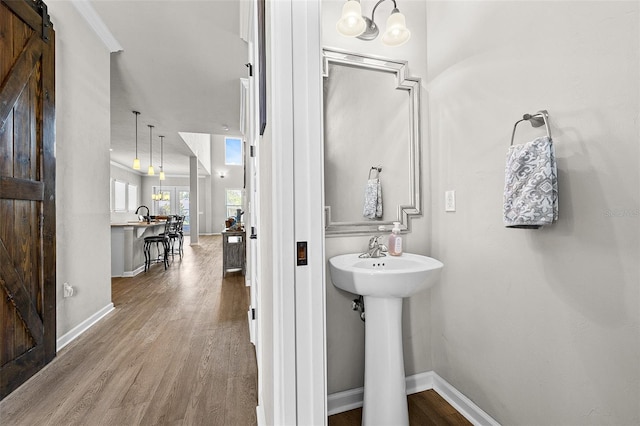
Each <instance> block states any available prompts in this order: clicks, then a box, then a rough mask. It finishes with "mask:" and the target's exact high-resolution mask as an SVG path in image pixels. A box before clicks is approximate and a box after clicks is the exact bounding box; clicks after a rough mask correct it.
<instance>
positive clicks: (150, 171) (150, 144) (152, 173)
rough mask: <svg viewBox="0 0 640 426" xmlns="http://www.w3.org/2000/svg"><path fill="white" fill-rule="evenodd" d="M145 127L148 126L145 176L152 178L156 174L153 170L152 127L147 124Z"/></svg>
mask: <svg viewBox="0 0 640 426" xmlns="http://www.w3.org/2000/svg"><path fill="white" fill-rule="evenodd" d="M147 126H149V171H148V172H147V175H148V176H154V175H155V174H156V173H155V171H154V170H153V140H152V139H151V138H152V133H153V126H152V125H151V124H147Z"/></svg>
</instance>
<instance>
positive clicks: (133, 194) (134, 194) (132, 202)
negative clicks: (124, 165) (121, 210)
mask: <svg viewBox="0 0 640 426" xmlns="http://www.w3.org/2000/svg"><path fill="white" fill-rule="evenodd" d="M128 194H129V198H128V199H127V205H128V206H129V208H128V210H129V211H130V212H135V211H136V207H138V187H137V186H135V185H129V193H128Z"/></svg>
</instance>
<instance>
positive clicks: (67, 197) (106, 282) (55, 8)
mask: <svg viewBox="0 0 640 426" xmlns="http://www.w3.org/2000/svg"><path fill="white" fill-rule="evenodd" d="M49 13H50V14H51V20H52V21H53V24H54V28H55V30H56V37H57V40H56V163H57V173H56V179H57V180H56V193H57V194H56V197H57V201H56V216H57V226H56V233H57V235H56V239H57V241H56V243H57V280H56V281H57V284H56V286H57V292H56V298H57V336H58V338H60V337H61V336H63V335H64V334H65V333H67V332H69V331H70V330H71V329H72V328H74V327H76V326H77V325H79V324H80V323H82V322H83V321H85V320H86V319H87V318H89V317H91V316H92V315H94V314H95V313H96V312H98V311H100V310H101V309H103V308H105V307H107V306H109V305H110V304H111V265H110V262H109V259H110V257H111V244H110V241H111V235H110V227H109V169H110V165H109V144H110V112H109V107H110V93H109V89H110V86H109V60H110V57H109V51H108V50H107V49H106V48H105V47H104V45H103V44H102V42H100V41H99V40H98V39H97V37H96V36H95V34H94V33H93V31H92V30H91V29H89V27H88V26H87V25H85V24H84V20H83V18H82V17H81V16H80V15H79V14H78V13H77V12H76V10H75V8H74V7H73V6H72V5H71V2H51V3H50V4H49ZM88 177H91V178H88ZM65 282H68V283H69V284H71V285H72V286H73V287H75V290H76V291H75V294H74V296H73V297H71V298H66V299H65V298H63V297H62V296H63V290H62V289H63V283H65Z"/></svg>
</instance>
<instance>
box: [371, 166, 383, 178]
mask: <svg viewBox="0 0 640 426" xmlns="http://www.w3.org/2000/svg"><path fill="white" fill-rule="evenodd" d="M374 170H375V171H376V179H377V178H378V177H379V176H380V172H381V171H382V166H373V167H371V168H370V169H369V179H371V172H372V171H374Z"/></svg>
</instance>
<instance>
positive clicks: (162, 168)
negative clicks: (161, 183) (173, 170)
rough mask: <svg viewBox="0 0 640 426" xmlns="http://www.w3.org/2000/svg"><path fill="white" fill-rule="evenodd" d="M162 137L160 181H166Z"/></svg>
mask: <svg viewBox="0 0 640 426" xmlns="http://www.w3.org/2000/svg"><path fill="white" fill-rule="evenodd" d="M159 137H160V180H165V179H166V176H165V175H164V136H159Z"/></svg>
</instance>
